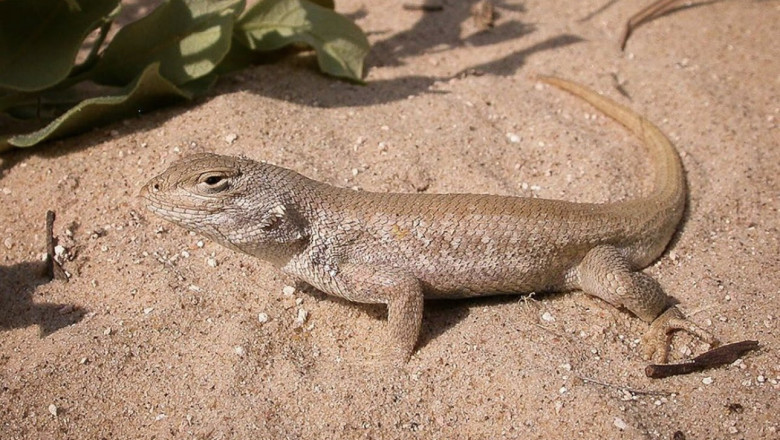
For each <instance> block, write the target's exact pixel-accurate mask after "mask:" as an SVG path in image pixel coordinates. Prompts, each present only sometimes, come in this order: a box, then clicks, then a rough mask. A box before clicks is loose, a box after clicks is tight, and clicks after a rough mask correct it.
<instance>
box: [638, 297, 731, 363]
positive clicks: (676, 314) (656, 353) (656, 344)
mask: <svg viewBox="0 0 780 440" xmlns="http://www.w3.org/2000/svg"><path fill="white" fill-rule="evenodd" d="M676 330H682V331H685V332H688V333H690V334H692V335H693V336H695V337H697V338H699V339H701V340H702V341H704V342H706V343H707V344H709V345H710V346H716V345H718V340H717V339H715V337H713V336H712V335H711V334H710V333H709V332H708V331H706V330H703V329H702V328H701V327H699V326H698V325H696V324H694V323H693V322H692V321H690V320H688V319H687V318H686V317H685V315H683V313H682V312H681V311H680V309H678V308H677V307H675V306H671V307H669V308H668V309H666V311H664V312H663V313H661V314H660V315H659V316H658V317H657V318H655V320H654V321H653V323H652V324H650V330H648V331H647V333H645V336H644V337H643V338H642V345H643V346H644V349H643V350H642V356H643V357H644V358H645V359H647V360H650V359H652V360H653V361H655V362H658V363H662V364H663V363H666V361H667V359H668V357H669V345H670V343H671V333H672V332H674V331H676Z"/></svg>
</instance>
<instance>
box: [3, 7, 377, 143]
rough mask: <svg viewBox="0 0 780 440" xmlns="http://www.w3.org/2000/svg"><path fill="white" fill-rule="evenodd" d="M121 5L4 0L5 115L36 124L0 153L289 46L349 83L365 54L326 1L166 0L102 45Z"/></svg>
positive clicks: (184, 90) (196, 90) (122, 112)
mask: <svg viewBox="0 0 780 440" xmlns="http://www.w3.org/2000/svg"><path fill="white" fill-rule="evenodd" d="M119 8H120V6H119V0H0V114H2V113H5V114H6V115H8V116H10V117H11V118H14V119H13V120H15V121H21V120H32V121H34V122H35V125H37V127H35V128H36V129H34V130H33V131H31V132H29V133H15V134H10V135H0V151H4V150H7V149H9V148H12V147H29V146H33V145H36V144H39V143H41V142H44V141H46V140H50V139H55V138H60V137H63V136H67V135H71V134H75V133H78V132H83V131H85V130H88V129H89V128H91V127H93V126H95V125H99V124H104V123H107V122H110V121H114V120H117V119H121V118H124V117H128V116H132V115H135V114H138V113H143V112H146V111H149V110H151V109H153V108H156V107H160V106H163V105H168V104H170V103H173V102H176V101H182V100H189V99H192V98H193V97H195V96H198V95H200V94H203V93H204V92H205V91H207V90H208V88H209V87H210V86H211V85H212V84H213V83H214V81H215V80H216V78H217V76H218V75H220V74H224V73H226V72H229V71H233V70H236V69H241V68H244V67H247V66H249V65H250V64H251V63H253V62H256V61H258V60H262V59H263V55H264V54H268V53H269V52H270V51H274V50H277V49H279V48H282V47H284V46H287V45H290V44H296V45H305V46H307V47H311V48H313V49H314V50H315V51H316V53H317V60H318V62H319V66H320V69H321V70H322V71H323V72H325V73H327V74H330V75H333V76H337V77H341V78H346V79H348V80H352V81H360V80H361V78H362V75H363V60H364V59H365V56H366V54H367V53H368V41H367V40H366V37H365V35H364V34H363V32H362V31H361V30H360V28H358V27H357V26H356V25H355V24H353V23H352V22H350V21H349V20H347V19H346V18H345V17H342V16H341V15H339V14H337V13H336V12H334V11H333V10H332V8H333V3H332V1H329V0H260V1H259V2H258V3H256V4H254V5H253V6H251V7H249V8H248V9H246V5H245V2H244V0H167V1H165V2H164V3H162V4H161V5H160V6H159V7H157V8H156V9H154V10H153V11H152V12H151V13H149V14H148V15H146V16H144V17H142V18H140V19H138V20H137V21H135V22H132V23H130V24H127V25H126V26H124V27H122V28H121V29H120V30H119V31H118V32H117V34H116V35H115V36H114V37H113V38H112V39H111V40H110V42H109V43H108V44H104V41H105V39H106V36H107V34H108V32H109V30H110V28H111V26H112V24H113V21H114V19H115V18H116V16H117V15H118V13H119ZM245 9H246V10H245ZM90 36H92V37H91V39H90V42H91V46H90V45H89V44H86V43H85V40H87V39H88V37H90ZM92 39H94V41H92ZM85 46H86V47H88V48H89V52H88V53H87V54H86V56H85V57H84V59H83V61H81V62H79V63H78V64H77V63H76V60H77V57H78V55H79V52H80V51H81V50H82V48H84V47H85ZM85 86H89V87H85ZM85 89H90V90H91V91H90V92H89V93H87V94H86V96H85V92H84V90H85ZM16 125H19V126H21V124H16ZM17 131H19V130H17Z"/></svg>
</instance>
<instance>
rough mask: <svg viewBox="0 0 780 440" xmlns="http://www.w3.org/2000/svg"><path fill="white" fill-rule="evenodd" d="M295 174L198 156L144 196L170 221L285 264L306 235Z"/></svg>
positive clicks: (153, 184) (173, 168)
mask: <svg viewBox="0 0 780 440" xmlns="http://www.w3.org/2000/svg"><path fill="white" fill-rule="evenodd" d="M293 175H295V173H294V172H292V171H290V170H287V169H284V168H280V167H276V166H274V165H269V164H263V163H258V162H255V161H253V160H250V159H246V158H238V157H230V156H220V155H217V154H205V153H204V154H195V155H192V156H188V157H185V158H183V159H181V160H179V161H177V162H175V163H174V164H173V165H171V166H170V168H168V169H167V170H166V171H165V172H163V173H162V174H160V175H159V176H157V177H154V178H153V179H151V180H150V181H149V182H148V183H147V184H146V185H144V187H143V188H141V192H140V196H141V197H142V198H143V199H144V200H145V201H146V207H147V208H148V209H149V210H150V211H152V212H153V213H155V214H157V215H159V216H160V217H162V218H164V219H165V220H168V221H171V222H173V223H176V224H178V225H180V226H183V227H184V228H186V229H189V230H191V231H195V232H197V233H200V234H203V235H205V236H207V237H209V238H211V239H214V240H216V241H218V242H220V243H222V244H223V245H226V246H227V247H230V248H232V249H235V250H240V251H243V252H246V253H249V254H252V255H256V256H258V257H261V258H264V259H266V260H270V261H272V262H276V263H280V262H281V261H275V260H280V259H284V256H285V255H287V254H289V252H285V250H290V249H292V247H295V246H298V245H300V244H301V243H302V242H303V241H304V240H305V235H306V234H305V229H306V225H305V224H304V222H303V221H302V218H301V216H300V215H299V214H298V213H297V211H296V210H295V209H294V208H295V207H294V206H292V204H291V203H290V200H289V197H288V195H289V190H290V188H289V183H290V181H289V179H290V178H291V177H292V176H293Z"/></svg>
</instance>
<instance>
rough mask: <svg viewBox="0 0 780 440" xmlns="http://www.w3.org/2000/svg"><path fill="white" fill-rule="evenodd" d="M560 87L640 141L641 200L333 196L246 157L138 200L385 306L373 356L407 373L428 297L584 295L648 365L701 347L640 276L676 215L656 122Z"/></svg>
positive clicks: (674, 173)
mask: <svg viewBox="0 0 780 440" xmlns="http://www.w3.org/2000/svg"><path fill="white" fill-rule="evenodd" d="M539 80H541V81H543V82H546V83H548V84H551V85H553V86H556V87H558V88H561V89H563V90H566V91H568V92H570V93H572V94H573V95H575V96H578V97H579V98H581V99H583V100H585V101H586V102H588V103H590V104H591V105H593V106H594V107H595V108H597V109H598V110H600V111H601V112H603V113H605V114H606V115H608V116H610V117H611V118H612V119H614V120H616V121H617V122H619V123H621V124H622V125H624V126H625V127H626V128H627V129H628V130H630V131H631V132H633V134H635V135H636V136H637V137H639V138H641V139H642V140H643V141H644V144H645V146H646V148H647V152H648V154H649V157H650V159H651V162H652V164H653V166H654V169H655V173H654V178H653V187H652V190H651V191H649V193H648V194H646V195H644V196H640V197H636V198H633V199H628V200H622V201H616V202H607V203H574V202H567V201H562V200H549V199H542V198H523V197H513V196H499V195H490V194H429V193H422V194H417V193H378V192H369V191H360V190H354V189H348V188H342V187H337V186H332V185H329V184H326V183H323V182H319V181H316V180H313V179H310V178H308V177H305V176H303V175H301V174H299V173H297V172H295V171H293V170H289V169H286V168H282V167H279V166H276V165H272V164H269V163H265V162H257V161H254V160H251V159H249V158H246V157H232V156H223V155H217V154H211V153H199V154H194V155H190V156H186V157H184V158H181V159H179V160H178V161H176V162H174V163H173V164H172V165H171V166H170V167H169V168H168V169H167V170H166V171H164V172H163V173H162V174H160V175H158V176H156V177H154V178H152V179H151V180H150V181H149V182H148V183H147V184H146V185H145V186H143V188H142V189H141V191H140V196H141V197H142V198H143V199H144V200H145V203H146V207H147V208H148V209H149V210H150V211H151V212H152V213H154V214H156V215H158V216H160V217H162V218H163V219H165V220H168V221H170V222H173V223H175V224H178V225H180V226H183V227H184V228H186V229H189V230H191V231H195V232H196V233H199V234H202V235H205V236H206V237H209V238H211V239H213V240H215V241H216V242H218V243H220V244H222V245H224V246H226V247H227V248H229V249H232V250H234V251H238V252H243V253H246V254H249V255H251V256H254V257H257V258H260V259H262V260H265V261H267V262H269V263H271V264H272V265H273V266H275V267H276V268H278V269H280V270H281V271H282V272H284V273H286V274H288V275H290V276H292V277H293V278H295V279H296V280H298V281H302V282H305V283H307V284H309V285H311V286H313V287H314V288H316V289H319V290H320V291H322V292H324V293H326V294H329V295H334V296H337V297H341V298H344V299H346V300H347V301H351V302H357V303H375V304H385V305H386V306H387V324H386V326H387V333H386V336H385V338H384V339H383V341H382V343H383V344H384V347H383V348H382V350H381V351H382V352H383V356H384V357H386V358H387V360H389V361H391V362H399V363H405V362H407V361H408V360H409V359H410V357H411V355H412V353H413V352H414V347H415V344H416V342H417V339H418V336H419V333H420V327H421V322H422V312H423V301H424V299H425V298H466V297H479V296H487V295H498V294H528V293H531V292H547V291H572V290H582V291H583V292H585V293H586V294H588V295H591V296H594V297H597V298H600V299H602V300H604V301H606V302H607V303H610V304H612V305H614V306H616V307H619V308H624V309H627V310H628V311H629V312H631V313H633V314H634V315H636V316H637V317H639V318H640V319H642V320H643V321H645V322H647V323H649V329H648V331H647V333H646V334H645V336H644V337H643V339H642V345H643V347H642V354H643V357H644V358H646V359H651V358H652V359H654V360H656V361H658V362H666V361H667V357H668V353H669V344H670V342H671V333H672V332H674V331H677V330H683V331H685V332H688V333H690V334H692V335H693V336H695V337H697V338H699V339H700V340H702V341H703V342H706V343H708V344H710V345H715V344H717V343H718V342H717V339H715V338H714V337H713V336H712V335H711V334H710V333H709V332H707V331H705V330H704V329H702V328H701V327H700V326H698V325H696V324H695V323H693V322H692V321H691V320H689V319H688V318H686V317H685V315H684V314H683V313H682V312H681V311H680V310H679V308H678V307H677V306H676V305H675V304H674V302H673V300H672V299H671V298H670V297H668V296H667V295H666V294H665V293H664V292H663V290H662V289H661V287H660V285H659V284H658V282H656V281H655V280H654V279H653V278H651V277H650V276H648V275H646V274H645V273H643V272H641V269H643V268H645V267H647V266H648V265H650V264H651V263H652V262H653V261H655V260H656V259H657V258H658V257H659V256H660V255H661V254H662V253H663V252H664V250H665V249H666V247H667V245H668V243H669V241H670V240H671V237H672V235H673V234H674V233H675V231H676V229H677V226H678V224H679V222H680V219H681V217H682V214H683V211H684V209H685V204H686V182H685V175H684V171H683V167H682V163H681V160H680V158H679V155H678V153H677V150H676V149H675V147H674V146H672V144H671V143H670V141H669V140H668V139H667V138H666V136H664V134H663V133H662V132H661V131H660V129H658V128H657V127H656V126H655V125H653V124H652V123H651V122H649V121H648V120H647V119H645V118H644V117H642V116H640V115H639V114H637V113H635V112H634V111H633V110H631V109H629V108H628V107H624V106H623V105H621V104H618V103H616V102H614V101H612V100H611V99H609V98H606V97H604V96H602V95H599V94H598V93H596V92H594V91H592V90H590V89H588V88H586V87H584V86H581V85H578V84H576V83H574V82H570V81H567V80H563V79H560V78H556V77H539Z"/></svg>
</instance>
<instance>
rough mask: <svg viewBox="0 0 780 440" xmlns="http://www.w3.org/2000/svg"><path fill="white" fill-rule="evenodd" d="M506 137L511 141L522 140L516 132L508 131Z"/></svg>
mask: <svg viewBox="0 0 780 440" xmlns="http://www.w3.org/2000/svg"><path fill="white" fill-rule="evenodd" d="M506 138H507V139H508V140H509V142H511V143H513V144H516V143H518V142H520V136H518V135H516V134H514V133H507V134H506Z"/></svg>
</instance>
